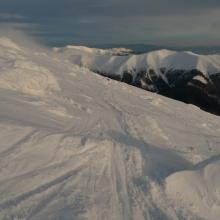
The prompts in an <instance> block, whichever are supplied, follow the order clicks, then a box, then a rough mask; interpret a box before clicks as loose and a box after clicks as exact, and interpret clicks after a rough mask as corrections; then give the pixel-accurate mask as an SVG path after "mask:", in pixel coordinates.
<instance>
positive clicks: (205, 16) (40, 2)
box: [0, 0, 220, 44]
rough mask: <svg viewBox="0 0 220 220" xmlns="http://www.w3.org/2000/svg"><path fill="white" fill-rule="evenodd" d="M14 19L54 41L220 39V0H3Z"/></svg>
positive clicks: (2, 11) (1, 13) (1, 15)
mask: <svg viewBox="0 0 220 220" xmlns="http://www.w3.org/2000/svg"><path fill="white" fill-rule="evenodd" d="M10 21H11V22H13V23H24V24H29V25H33V26H32V27H33V28H29V29H28V28H27V29H25V30H27V31H30V30H31V31H32V32H35V34H36V35H38V36H40V37H42V38H45V39H48V41H53V42H54V43H60V42H61V41H62V40H63V41H64V42H66V43H71V42H73V43H74V42H75V43H96V44H97V43H114V42H115V43H120V42H123V43H132V42H134V43H163V42H165V43H166V44H175V43H184V42H185V43H187V44H190V43H201V44H203V43H206V44H211V43H217V44H220V42H219V43H218V38H219V39H220V33H219V32H220V31H219V28H218V27H219V24H220V1H219V0H209V1H207V0H193V1H190V0H185V1H183V0H154V1H152V0H137V1H134V0H62V1H61V0H37V1H36V0H19V4H15V3H14V0H1V1H0V23H1V22H8V23H10ZM18 26H19V25H17V27H18ZM71 39H72V40H71Z"/></svg>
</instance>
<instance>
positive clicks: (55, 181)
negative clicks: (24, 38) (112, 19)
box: [0, 38, 220, 220]
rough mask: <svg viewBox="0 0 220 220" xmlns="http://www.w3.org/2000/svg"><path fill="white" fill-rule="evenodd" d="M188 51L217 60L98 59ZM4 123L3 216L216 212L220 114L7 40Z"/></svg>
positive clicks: (0, 122) (3, 44) (51, 219)
mask: <svg viewBox="0 0 220 220" xmlns="http://www.w3.org/2000/svg"><path fill="white" fill-rule="evenodd" d="M189 56H193V57H194V58H195V59H194V62H192V63H191V64H190V65H198V66H201V68H208V67H209V68H210V69H209V70H211V68H215V65H213V66H210V62H209V60H212V62H213V63H214V64H216V65H217V64H218V62H217V60H218V58H217V57H215V56H208V57H207V58H205V57H201V56H197V55H195V54H191V53H188V52H183V53H176V52H171V51H160V52H153V53H150V54H147V55H144V56H143V59H137V58H138V55H132V56H130V55H129V56H122V57H121V58H120V59H121V60H120V61H119V60H118V57H117V59H116V58H114V57H113V58H112V59H111V60H108V55H106V56H104V58H103V59H102V60H101V61H100V65H101V63H103V65H104V66H108V65H110V63H115V62H116V63H117V64H119V63H122V62H124V63H125V65H128V63H129V65H132V63H136V62H140V64H141V63H144V62H149V61H150V60H151V59H153V60H154V62H153V61H152V65H156V66H161V63H162V64H164V63H167V62H168V61H169V64H170V65H179V66H181V65H183V63H184V62H188V59H187V57H189ZM158 57H159V58H161V57H163V59H162V61H161V60H160V59H159V58H158ZM176 57H179V58H181V62H180V63H179V59H176ZM81 58H82V57H81V56H79V57H74V58H73V59H79V60H80V62H82V60H81ZM183 58H184V59H183ZM203 59H204V60H205V61H206V62H203V63H202V62H201V60H203ZM96 60H97V57H96V56H94V57H93V56H91V57H90V58H89V62H91V63H89V64H88V65H98V64H97V62H96ZM116 60H117V61H116ZM170 60H172V61H173V62H170ZM128 61H129V62H128ZM214 61H215V62H214ZM116 63H115V64H116ZM118 66H119V65H115V68H116V69H117V67H118ZM118 71H120V70H119V69H118ZM0 129H1V132H0V140H1V143H0V219H4V220H15V219H16V220H17V219H19V220H29V219H31V220H42V219H44V220H56V219H57V220H58V219H62V220H150V219H152V220H162V219H163V220H166V219H167V220H172V219H173V220H177V219H179V220H183V219H187V220H188V219H192V220H197V219H198V220H199V219H207V220H219V216H220V118H219V117H217V116H214V115H211V114H209V113H206V112H203V111H202V110H200V109H199V108H197V107H195V106H192V105H186V104H184V103H181V102H178V101H174V100H171V99H168V98H165V97H162V96H159V95H157V94H152V93H150V92H147V91H144V90H141V89H138V88H135V87H132V86H129V85H127V84H124V83H121V82H116V81H113V80H110V79H107V78H103V77H102V76H99V75H96V74H94V73H92V72H90V71H89V70H88V69H86V68H83V67H79V66H77V65H74V64H72V63H71V62H70V61H69V59H66V57H65V56H63V55H61V54H59V53H57V52H54V51H51V50H49V49H46V48H43V47H40V46H39V48H38V49H36V47H33V49H32V47H30V44H29V46H28V47H25V46H24V44H23V45H19V44H18V43H16V42H14V41H12V40H10V39H7V38H0Z"/></svg>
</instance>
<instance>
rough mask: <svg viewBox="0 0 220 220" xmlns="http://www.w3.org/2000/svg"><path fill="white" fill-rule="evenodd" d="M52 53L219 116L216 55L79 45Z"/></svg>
mask: <svg viewBox="0 0 220 220" xmlns="http://www.w3.org/2000/svg"><path fill="white" fill-rule="evenodd" d="M54 50H55V51H56V52H59V53H60V54H63V55H64V56H65V57H66V58H67V59H69V60H70V61H71V62H72V63H74V64H77V65H79V66H83V67H87V68H89V69H90V70H92V71H93V72H96V73H99V74H101V75H104V76H108V77H110V78H113V79H116V80H119V81H123V82H126V83H128V84H131V85H134V86H137V87H140V88H143V89H145V90H148V91H152V92H156V93H159V94H162V95H165V96H168V97H170V98H174V99H177V100H180V101H184V102H186V103H191V104H195V105H197V106H199V107H201V108H202V109H204V110H206V111H209V112H212V113H215V114H218V115H220V55H198V54H195V53H192V52H188V51H183V52H176V51H170V50H158V51H153V52H149V53H145V54H139V55H135V54H132V51H129V50H128V51H127V53H125V52H126V49H123V48H121V49H120V48H119V49H110V50H101V49H95V48H87V47H80V46H67V47H64V48H55V49H54ZM116 51H117V53H116Z"/></svg>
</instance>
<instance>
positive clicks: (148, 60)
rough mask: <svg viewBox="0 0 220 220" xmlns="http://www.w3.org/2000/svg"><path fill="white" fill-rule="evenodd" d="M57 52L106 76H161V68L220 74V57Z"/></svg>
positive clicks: (80, 50) (90, 50)
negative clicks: (147, 72) (151, 71)
mask: <svg viewBox="0 0 220 220" xmlns="http://www.w3.org/2000/svg"><path fill="white" fill-rule="evenodd" d="M56 51H57V52H60V53H62V54H64V55H65V56H66V57H67V58H68V59H69V60H70V61H72V62H73V63H75V64H78V65H81V66H85V67H89V68H90V69H92V70H98V71H100V72H104V73H106V74H117V75H122V74H123V72H124V71H131V72H133V74H135V73H137V72H139V71H141V70H145V69H154V70H155V71H156V73H157V74H161V72H160V69H161V68H166V69H167V70H172V69H176V70H182V69H184V70H192V69H197V70H199V71H200V72H202V73H203V74H205V75H206V76H207V75H209V74H213V73H218V72H220V55H198V54H195V53H192V52H187V51H185V52H176V51H170V50H158V51H153V52H149V53H146V54H140V55H134V54H129V55H127V56H112V54H111V53H110V52H108V50H106V52H103V53H100V52H99V50H98V49H93V48H86V47H83V48H82V47H77V46H72V47H71V46H67V47H65V48H60V49H59V48H56ZM102 51H105V50H102Z"/></svg>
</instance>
